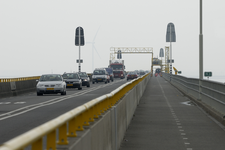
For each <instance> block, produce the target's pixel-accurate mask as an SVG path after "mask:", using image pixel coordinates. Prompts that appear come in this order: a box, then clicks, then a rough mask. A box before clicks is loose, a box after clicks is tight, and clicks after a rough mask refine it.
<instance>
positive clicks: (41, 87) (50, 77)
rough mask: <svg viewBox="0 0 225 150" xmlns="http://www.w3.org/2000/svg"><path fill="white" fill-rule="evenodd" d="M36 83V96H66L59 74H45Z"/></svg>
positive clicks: (63, 82)
mask: <svg viewBox="0 0 225 150" xmlns="http://www.w3.org/2000/svg"><path fill="white" fill-rule="evenodd" d="M37 81H38V84H37V86H36V88H37V96H40V95H43V94H53V93H56V94H57V93H61V95H66V83H65V81H64V80H63V78H62V76H61V75H60V74H45V75H42V76H41V77H40V79H39V80H37Z"/></svg>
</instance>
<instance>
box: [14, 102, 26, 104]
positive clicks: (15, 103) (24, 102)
mask: <svg viewBox="0 0 225 150" xmlns="http://www.w3.org/2000/svg"><path fill="white" fill-rule="evenodd" d="M24 103H26V102H15V103H14V104H24Z"/></svg>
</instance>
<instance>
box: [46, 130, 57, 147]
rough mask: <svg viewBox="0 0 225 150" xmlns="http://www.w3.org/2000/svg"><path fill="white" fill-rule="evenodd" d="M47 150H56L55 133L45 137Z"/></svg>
mask: <svg viewBox="0 0 225 150" xmlns="http://www.w3.org/2000/svg"><path fill="white" fill-rule="evenodd" d="M47 150H56V131H55V130H54V131H52V132H50V133H49V134H48V135H47Z"/></svg>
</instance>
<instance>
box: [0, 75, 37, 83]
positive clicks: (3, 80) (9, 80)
mask: <svg viewBox="0 0 225 150" xmlns="http://www.w3.org/2000/svg"><path fill="white" fill-rule="evenodd" d="M39 78H40V76H34V77H21V78H0V82H15V81H25V80H35V79H39Z"/></svg>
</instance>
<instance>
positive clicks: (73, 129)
mask: <svg viewBox="0 0 225 150" xmlns="http://www.w3.org/2000/svg"><path fill="white" fill-rule="evenodd" d="M76 120H77V117H75V118H73V119H71V120H70V121H69V131H68V135H67V136H69V137H76V136H77V134H76V127H77V125H76Z"/></svg>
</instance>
